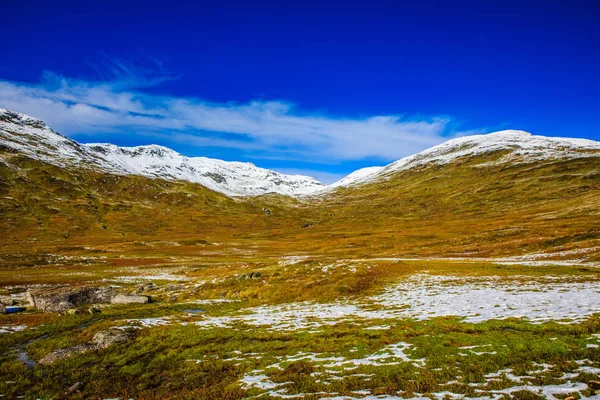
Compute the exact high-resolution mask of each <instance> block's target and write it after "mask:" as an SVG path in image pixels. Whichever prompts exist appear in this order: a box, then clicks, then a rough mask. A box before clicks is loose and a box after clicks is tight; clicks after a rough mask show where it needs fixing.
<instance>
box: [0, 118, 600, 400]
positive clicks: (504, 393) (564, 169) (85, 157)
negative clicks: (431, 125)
mask: <svg viewBox="0 0 600 400" xmlns="http://www.w3.org/2000/svg"><path fill="white" fill-rule="evenodd" d="M0 115H1V116H2V118H0V197H1V198H2V201H1V202H0V209H1V210H0V233H1V234H0V300H1V301H2V302H3V304H6V307H7V310H8V309H10V308H11V307H23V308H25V309H26V310H25V311H20V312H14V313H6V314H1V315H0V394H1V395H3V396H4V397H5V398H19V397H20V396H23V397H24V398H31V399H34V398H44V399H45V398H104V399H109V398H122V399H128V398H136V399H162V398H174V397H176V398H189V399H200V398H201V399H239V398H265V399H266V398H309V399H321V398H334V399H363V398H366V399H379V398H381V399H401V398H436V399H444V398H449V399H459V398H465V399H466V398H494V399H501V398H522V399H532V398H554V399H566V398H567V397H571V396H573V397H574V398H595V397H597V396H598V393H597V391H598V390H600V387H599V386H598V385H599V383H598V380H599V375H600V351H598V346H599V345H600V336H599V335H600V251H599V250H600V143H598V142H593V141H583V140H578V139H555V138H543V137H539V136H532V135H530V134H527V133H525V132H520V131H503V132H498V133H493V134H490V135H477V136H470V137H464V138H457V139H453V140H451V141H449V142H446V143H444V144H442V145H439V146H436V147H434V148H432V149H430V150H426V151H425V152H423V153H420V154H417V155H415V156H411V157H407V158H406V159H403V160H399V161H397V162H395V163H392V164H390V165H388V166H386V167H383V168H374V169H369V170H366V171H362V172H360V171H358V172H357V173H355V174H354V175H353V176H351V177H350V178H347V179H345V180H342V181H340V182H339V183H337V184H333V185H330V186H326V185H323V184H321V183H319V182H318V181H316V180H313V179H312V178H308V177H295V178H290V176H283V177H282V176H278V175H273V174H271V173H270V172H268V171H267V172H264V171H266V170H264V171H263V172H261V171H258V172H257V170H255V169H254V168H257V167H254V166H252V167H250V166H248V165H244V166H242V167H243V168H242V169H243V170H245V171H247V170H248V168H250V172H249V174H250V175H244V174H243V173H239V170H238V169H237V167H239V166H238V165H236V164H222V163H223V162H220V163H219V162H215V161H214V160H213V161H211V162H209V164H207V165H208V166H207V165H204V167H202V168H207V169H205V170H201V168H200V167H199V166H198V165H197V164H196V163H198V162H199V161H193V160H192V159H183V158H180V156H181V155H178V154H173V152H172V151H167V150H168V149H164V148H163V149H157V148H154V147H152V146H143V148H142V149H139V148H128V149H127V150H126V151H124V152H122V151H121V150H119V149H118V148H116V146H113V147H110V146H109V145H103V146H100V147H98V146H97V145H81V144H78V143H77V142H74V141H70V139H66V138H64V137H61V136H58V134H56V133H55V132H54V131H52V130H51V129H50V128H48V127H47V126H46V125H45V124H43V123H42V122H41V121H38V120H35V119H33V118H31V117H26V116H22V115H19V114H16V113H11V112H7V111H4V112H3V114H0ZM61 138H62V139H61ZM100 148H103V149H110V152H108V151H107V154H111V156H110V157H109V156H108V155H105V156H102V155H101V154H99V153H96V151H100V152H101V150H99V149H100ZM136 149H137V150H136ZM150 150H157V151H156V152H154V151H150ZM158 150H160V151H158ZM119 152H121V153H119ZM114 154H121V156H122V157H125V158H123V159H121V163H120V164H119V163H117V162H116V161H115V156H114ZM121 156H119V157H121ZM181 157H183V156H181ZM165 158H166V160H165ZM136 159H139V160H141V161H139V160H137V161H136ZM174 159H175V160H176V162H175V161H173V160H174ZM107 160H108V161H107ZM132 160H133V161H132ZM190 160H192V161H190ZM138 161H139V162H138ZM142 161H143V162H142ZM217 161H218V160H217ZM182 163H183V164H185V166H182V165H183V164H182ZM132 165H136V166H137V167H136V168H137V169H130V167H131V166H132ZM215 165H216V167H215ZM178 168H179V169H178ZM211 168H214V169H211ZM223 168H227V171H226V172H224V170H223ZM231 168H233V169H231ZM181 170H184V171H186V172H185V173H182V174H180V175H177V174H173V173H172V172H173V171H181ZM190 171H191V172H190ZM197 171H201V172H200V173H199V175H195V174H196V173H197ZM257 173H261V174H262V173H264V174H266V176H270V177H274V176H275V177H276V178H273V179H275V180H279V181H280V184H279V185H278V184H276V183H273V184H272V185H271V184H267V185H257V184H256V182H257V181H258V182H262V181H264V176H263V175H256V174H257ZM190 174H192V175H190ZM202 174H204V175H202ZM206 174H209V175H206ZM211 174H217V175H218V176H220V177H225V180H226V182H230V181H231V182H235V184H234V185H233V186H223V182H220V183H219V182H218V181H219V180H220V178H217V179H216V180H215V179H213V178H215V177H216V176H217V175H211ZM226 174H230V175H231V174H233V175H235V177H230V176H229V175H226ZM199 176H200V177H199ZM207 176H208V178H207ZM210 176H212V177H213V178H210ZM257 176H258V178H257ZM203 179H211V180H212V183H211V184H210V185H204V184H203V182H205V181H203ZM273 182H274V181H273ZM282 182H283V183H282ZM232 188H233V189H235V190H236V191H237V192H236V193H232V190H233V189H232ZM239 188H251V191H252V193H245V192H244V193H243V195H242V192H240V189H239ZM280 188H282V189H281V190H279V189H280ZM257 191H258V192H257ZM291 194H293V195H291ZM85 288H103V289H102V290H110V291H111V293H112V295H111V296H112V298H111V299H108V300H106V301H105V300H102V301H96V300H98V299H95V300H93V301H88V300H87V299H86V300H85V301H84V300H80V299H79V298H77V301H80V303H77V304H75V303H76V302H75V300H69V301H67V300H64V299H63V298H62V297H60V296H62V293H67V292H68V293H74V292H73V291H77V290H84V289H85ZM28 293H29V294H28ZM54 295H57V296H58V297H56V298H55V300H53V301H54V302H55V303H56V304H55V305H56V306H57V307H58V306H59V305H60V307H63V306H64V307H65V308H64V310H63V309H61V310H60V312H49V311H46V312H44V310H42V308H41V306H40V304H41V303H40V304H36V306H32V305H31V301H30V300H29V297H31V296H33V297H35V296H37V298H38V301H39V299H44V296H50V298H52V297H51V296H54ZM116 295H120V296H125V298H126V299H129V300H131V302H129V303H126V304H116V303H115V302H113V300H114V298H115V297H116ZM134 297H135V298H134ZM140 298H145V299H148V300H151V301H148V302H143V303H141V302H139V303H136V302H134V300H136V299H137V300H139V299H140ZM52 299H54V298H52ZM61 302H63V303H61ZM59 303H61V304H62V305H61V304H59ZM107 332H108V333H107ZM111 335H112V336H111ZM107 336H108V337H114V338H115V339H114V342H111V344H110V345H106V347H104V343H105V339H103V338H105V337H107ZM67 353H68V355H67V356H65V354H67ZM43 360H44V361H43ZM48 360H50V361H48Z"/></svg>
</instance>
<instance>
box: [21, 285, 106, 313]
mask: <svg viewBox="0 0 600 400" xmlns="http://www.w3.org/2000/svg"><path fill="white" fill-rule="evenodd" d="M113 296H114V291H113V289H112V288H110V287H86V288H77V289H70V290H58V291H53V292H50V293H42V292H27V301H28V302H29V304H30V305H31V306H33V307H36V308H38V309H40V310H42V311H44V312H56V313H64V312H67V311H68V310H72V309H76V308H77V307H78V306H82V305H86V304H98V303H100V304H102V303H104V304H106V303H110V301H111V298H112V297H113Z"/></svg>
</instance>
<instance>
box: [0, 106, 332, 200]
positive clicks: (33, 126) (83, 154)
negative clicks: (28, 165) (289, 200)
mask: <svg viewBox="0 0 600 400" xmlns="http://www.w3.org/2000/svg"><path fill="white" fill-rule="evenodd" d="M0 146H4V147H7V148H11V149H13V150H16V151H18V152H21V153H23V154H26V155H28V156H29V157H31V158H34V159H38V160H41V161H44V162H48V163H51V164H54V165H59V166H64V167H67V166H71V165H77V166H80V167H93V168H99V169H101V170H103V171H106V172H110V173H115V174H121V175H124V174H135V175H142V176H148V177H152V178H161V179H169V180H173V179H180V180H186V181H189V182H194V183H199V184H201V185H203V186H206V187H208V188H209V189H212V190H215V191H217V192H221V193H224V194H226V195H229V196H256V195H261V194H265V193H280V194H284V195H290V196H294V195H304V194H310V193H312V192H314V191H316V190H318V189H321V188H323V187H325V185H324V184H323V183H321V182H319V181H317V180H316V179H314V178H311V177H309V176H302V175H284V174H280V173H277V172H275V171H271V170H268V169H264V168H259V167H257V166H255V165H254V164H251V163H242V162H227V161H222V160H215V159H210V158H205V157H185V156H183V155H181V154H179V153H177V152H175V151H174V150H171V149H168V148H166V147H162V146H157V145H150V146H139V147H118V146H115V145H112V144H81V143H78V142H76V141H74V140H72V139H69V138H67V137H65V136H62V135H60V134H59V133H57V132H55V131H53V130H52V129H50V128H49V127H48V126H47V125H46V124H45V123H43V122H42V121H40V120H38V119H35V118H32V117H29V116H27V115H23V114H20V113H16V112H12V111H8V110H5V109H0Z"/></svg>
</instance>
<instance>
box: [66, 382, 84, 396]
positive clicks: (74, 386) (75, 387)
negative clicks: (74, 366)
mask: <svg viewBox="0 0 600 400" xmlns="http://www.w3.org/2000/svg"><path fill="white" fill-rule="evenodd" d="M81 385H83V383H82V382H76V383H74V384H72V385H71V386H70V387H69V388H68V389H67V394H72V393H75V392H79V389H81Z"/></svg>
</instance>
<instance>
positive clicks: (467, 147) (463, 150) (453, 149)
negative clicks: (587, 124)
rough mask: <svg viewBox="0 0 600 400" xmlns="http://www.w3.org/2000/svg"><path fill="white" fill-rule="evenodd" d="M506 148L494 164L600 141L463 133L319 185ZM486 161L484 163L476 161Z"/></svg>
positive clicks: (575, 151)
mask: <svg viewBox="0 0 600 400" xmlns="http://www.w3.org/2000/svg"><path fill="white" fill-rule="evenodd" d="M492 152H506V154H504V155H503V156H502V157H500V158H499V159H498V160H495V161H494V163H495V164H502V163H509V162H510V163H518V162H535V161H541V160H558V159H573V158H587V157H599V156H600V142H597V141H594V140H587V139H573V138H554V137H545V136H535V135H532V134H531V133H529V132H525V131H518V130H505V131H499V132H494V133H490V134H487V135H473V136H464V137H460V138H456V139H452V140H449V141H447V142H445V143H442V144H440V145H438V146H434V147H432V148H430V149H427V150H425V151H423V152H421V153H418V154H415V155H412V156H409V157H404V158H402V159H400V160H398V161H396V162H393V163H391V164H389V165H387V166H385V167H374V168H373V169H371V168H364V169H362V170H358V171H356V172H354V173H352V174H350V175H348V176H347V177H345V178H344V179H342V180H340V181H338V182H336V183H334V184H332V185H330V186H328V187H327V188H325V189H322V190H321V191H320V193H326V192H328V191H330V190H332V189H335V188H337V187H341V186H350V185H360V184H364V183H368V182H372V181H376V180H378V179H385V178H387V177H390V176H392V175H393V174H395V173H397V172H400V171H404V170H408V169H411V168H415V167H419V166H422V165H426V164H438V165H443V164H448V163H450V162H452V161H455V160H457V159H458V158H461V157H474V156H480V155H484V154H489V153H492ZM480 165H481V166H483V165H489V163H486V164H480Z"/></svg>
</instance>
